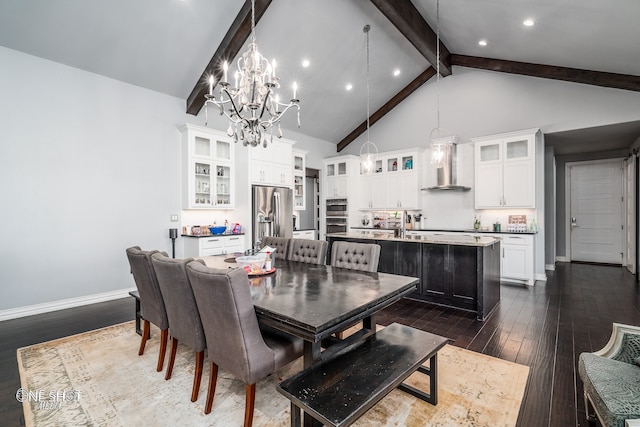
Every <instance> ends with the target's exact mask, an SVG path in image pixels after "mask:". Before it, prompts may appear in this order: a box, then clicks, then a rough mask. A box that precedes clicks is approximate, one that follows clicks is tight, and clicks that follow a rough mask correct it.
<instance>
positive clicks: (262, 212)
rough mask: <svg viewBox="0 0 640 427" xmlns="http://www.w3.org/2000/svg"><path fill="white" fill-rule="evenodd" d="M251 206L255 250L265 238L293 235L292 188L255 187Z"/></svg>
mask: <svg viewBox="0 0 640 427" xmlns="http://www.w3.org/2000/svg"><path fill="white" fill-rule="evenodd" d="M251 206H252V215H251V217H252V222H253V227H252V238H253V240H252V242H253V247H254V248H258V247H260V246H261V242H262V238H263V237H265V236H275V237H291V236H292V235H293V191H292V190H291V189H290V188H283V187H265V186H262V185H254V186H253V195H252V197H251Z"/></svg>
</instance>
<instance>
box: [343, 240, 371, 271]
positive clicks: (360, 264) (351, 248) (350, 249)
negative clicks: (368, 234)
mask: <svg viewBox="0 0 640 427" xmlns="http://www.w3.org/2000/svg"><path fill="white" fill-rule="evenodd" d="M379 261H380V245H376V244H374V243H355V242H344V241H341V240H338V241H336V242H334V243H333V245H332V246H331V266H332V267H341V268H348V269H350V270H360V271H370V272H376V271H378V262H379Z"/></svg>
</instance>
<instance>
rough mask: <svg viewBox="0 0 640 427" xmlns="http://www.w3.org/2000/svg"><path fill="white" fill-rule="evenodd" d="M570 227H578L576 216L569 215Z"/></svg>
mask: <svg viewBox="0 0 640 427" xmlns="http://www.w3.org/2000/svg"><path fill="white" fill-rule="evenodd" d="M571 227H578V223H577V222H576V217H575V216H572V217H571Z"/></svg>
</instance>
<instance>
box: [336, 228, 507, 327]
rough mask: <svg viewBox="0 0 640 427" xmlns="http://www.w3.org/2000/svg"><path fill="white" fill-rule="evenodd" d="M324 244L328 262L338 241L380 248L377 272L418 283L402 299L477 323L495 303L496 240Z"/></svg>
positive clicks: (373, 237)
mask: <svg viewBox="0 0 640 427" xmlns="http://www.w3.org/2000/svg"><path fill="white" fill-rule="evenodd" d="M327 240H328V241H329V250H328V253H327V259H331V258H330V256H331V246H332V245H333V242H335V241H337V240H346V241H350V242H359V243H376V244H378V245H380V247H381V250H380V263H379V265H378V271H379V272H383V273H391V274H401V275H406V276H413V277H418V278H420V284H419V285H418V286H417V290H416V292H413V293H411V294H409V295H407V296H406V298H410V299H414V300H419V301H427V302H431V303H434V304H439V305H444V306H448V307H454V308H458V309H462V310H467V311H473V312H475V313H476V317H477V319H478V320H484V319H486V318H487V317H488V316H489V315H490V314H491V312H492V311H493V310H494V309H495V308H496V307H497V305H498V303H499V302H500V240H498V239H495V238H493V237H487V236H437V237H424V236H411V237H407V238H398V237H393V236H386V235H383V234H376V233H369V234H367V233H335V234H330V235H327Z"/></svg>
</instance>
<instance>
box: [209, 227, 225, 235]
mask: <svg viewBox="0 0 640 427" xmlns="http://www.w3.org/2000/svg"><path fill="white" fill-rule="evenodd" d="M226 230H227V227H225V226H222V227H209V231H210V232H211V234H222V233H224V232H225V231H226Z"/></svg>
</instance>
